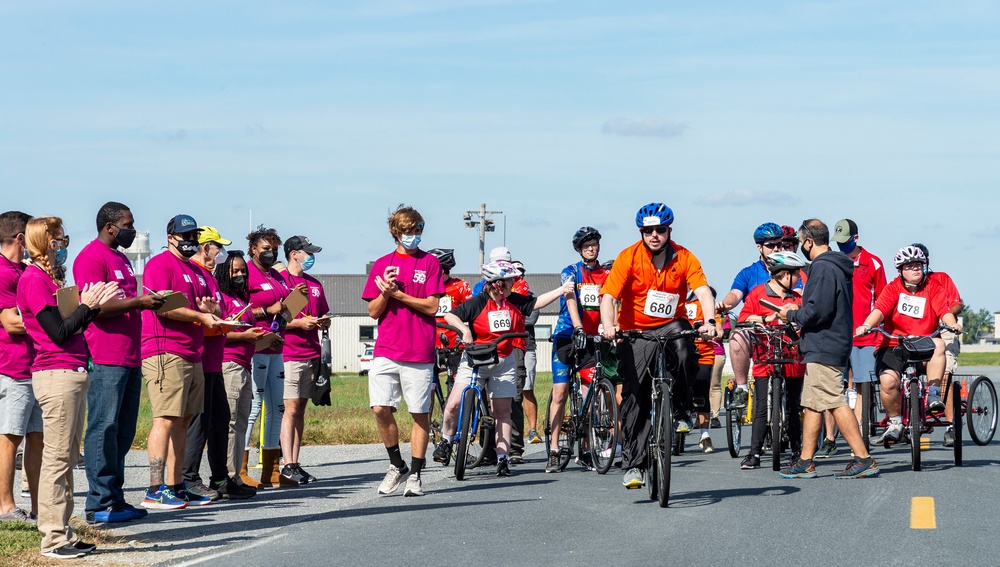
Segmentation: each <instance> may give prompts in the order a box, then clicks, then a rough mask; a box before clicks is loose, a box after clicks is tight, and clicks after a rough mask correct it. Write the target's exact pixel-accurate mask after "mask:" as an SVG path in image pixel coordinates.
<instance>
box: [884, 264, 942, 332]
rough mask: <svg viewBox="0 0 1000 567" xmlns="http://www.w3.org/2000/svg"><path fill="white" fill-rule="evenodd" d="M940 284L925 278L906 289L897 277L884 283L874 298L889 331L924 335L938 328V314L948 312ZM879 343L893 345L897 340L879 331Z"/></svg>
mask: <svg viewBox="0 0 1000 567" xmlns="http://www.w3.org/2000/svg"><path fill="white" fill-rule="evenodd" d="M940 289H941V288H940V286H939V285H935V284H932V283H931V282H928V283H927V284H925V285H924V286H923V287H921V288H920V289H918V290H917V291H914V292H911V291H907V290H906V287H904V285H903V281H902V280H901V279H900V278H899V277H897V278H896V279H894V280H892V281H891V282H889V285H887V286H885V289H883V290H882V293H881V294H879V296H878V299H877V300H876V301H875V309H878V310H879V311H881V312H882V315H884V316H885V320H884V321H883V322H882V327H883V328H884V329H885V332H887V333H889V334H890V335H916V336H927V335H930V334H931V333H933V332H934V331H935V330H937V327H938V321H940V320H941V316H942V315H944V314H945V313H948V299H947V298H946V296H945V294H944V293H941V291H940ZM878 339H879V340H878V347H879V348H881V347H885V346H896V344H897V343H898V341H895V340H889V339H887V338H885V337H884V336H882V335H881V334H879V335H878Z"/></svg>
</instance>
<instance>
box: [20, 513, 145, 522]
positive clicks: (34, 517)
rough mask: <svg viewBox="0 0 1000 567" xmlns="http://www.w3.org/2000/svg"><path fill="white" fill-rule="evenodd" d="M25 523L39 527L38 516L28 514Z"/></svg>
mask: <svg viewBox="0 0 1000 567" xmlns="http://www.w3.org/2000/svg"><path fill="white" fill-rule="evenodd" d="M143 512H145V510H143ZM25 522H28V523H29V524H31V525H33V526H37V525H38V514H28V519H27V520H25Z"/></svg>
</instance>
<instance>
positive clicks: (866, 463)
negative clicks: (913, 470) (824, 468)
mask: <svg viewBox="0 0 1000 567" xmlns="http://www.w3.org/2000/svg"><path fill="white" fill-rule="evenodd" d="M876 475H878V463H876V462H875V459H873V458H871V457H868V458H867V459H857V458H856V459H854V460H852V461H851V462H850V464H848V465H847V468H846V469H844V472H842V473H834V474H833V478H836V479H849V478H864V477H866V476H876ZM782 476H784V475H782Z"/></svg>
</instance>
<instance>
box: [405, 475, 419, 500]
mask: <svg viewBox="0 0 1000 567" xmlns="http://www.w3.org/2000/svg"><path fill="white" fill-rule="evenodd" d="M423 495H424V483H423V482H422V481H421V480H420V475H419V474H411V475H410V477H409V478H407V479H406V488H405V489H403V496H423Z"/></svg>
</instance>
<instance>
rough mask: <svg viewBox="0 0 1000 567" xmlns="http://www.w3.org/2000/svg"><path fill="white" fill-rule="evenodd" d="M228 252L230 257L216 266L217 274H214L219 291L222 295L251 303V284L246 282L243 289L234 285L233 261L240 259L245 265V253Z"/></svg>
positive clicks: (240, 251) (238, 251)
mask: <svg viewBox="0 0 1000 567" xmlns="http://www.w3.org/2000/svg"><path fill="white" fill-rule="evenodd" d="M227 252H229V256H228V257H226V261H225V262H223V263H221V264H216V265H215V273H214V274H213V275H214V276H215V280H216V281H217V282H219V290H221V291H222V293H224V294H226V295H228V296H230V297H235V298H236V299H239V300H242V301H243V302H247V301H250V285H249V283H246V282H244V284H243V287H242V288H240V287H237V286H236V284H235V283H233V276H232V273H233V261H234V260H236V259H237V258H239V259H240V260H243V261H244V263H245V262H246V260H245V259H244V258H243V251H242V250H227Z"/></svg>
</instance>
